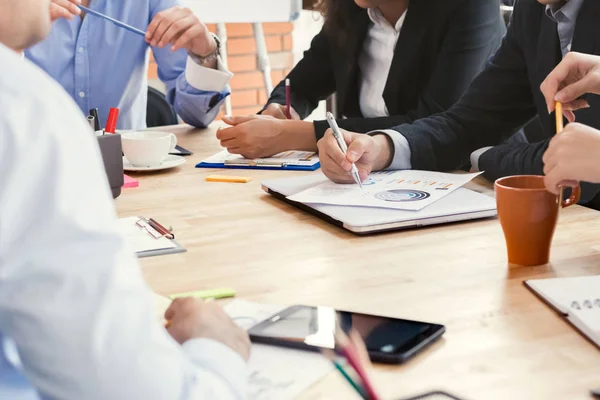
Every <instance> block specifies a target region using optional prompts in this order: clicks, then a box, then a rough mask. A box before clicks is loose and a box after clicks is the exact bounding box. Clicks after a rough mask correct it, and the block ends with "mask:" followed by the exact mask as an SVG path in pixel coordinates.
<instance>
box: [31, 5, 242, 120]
mask: <svg viewBox="0 0 600 400" xmlns="http://www.w3.org/2000/svg"><path fill="white" fill-rule="evenodd" d="M179 3H180V2H179V0H91V1H90V8H92V9H94V10H96V11H99V12H101V13H102V14H105V15H108V16H110V17H113V18H115V19H118V20H121V21H123V22H125V23H126V24H129V25H131V26H134V27H136V28H138V29H141V30H143V31H145V30H146V29H147V27H148V25H149V24H150V22H151V21H152V19H153V18H154V16H155V15H156V14H157V13H159V12H160V11H162V10H165V9H168V8H171V7H174V6H177V5H179ZM149 47H150V46H149V45H148V44H147V43H146V41H145V39H144V38H143V37H142V36H139V35H137V34H135V33H132V32H129V31H127V30H125V29H123V28H120V27H118V26H116V25H114V24H113V23H111V22H108V21H105V20H104V19H101V18H98V17H96V16H93V15H86V16H85V18H84V19H83V21H82V19H81V18H80V17H74V18H73V19H72V20H71V21H69V20H66V19H59V20H57V21H55V22H54V24H53V25H52V30H51V33H50V36H49V37H48V38H47V39H46V40H44V41H42V42H41V43H39V44H37V45H36V46H33V47H32V48H30V49H29V50H27V51H26V52H25V56H26V57H27V58H28V59H29V60H31V61H33V62H34V63H35V64H37V65H38V66H39V67H41V68H42V69H43V70H44V71H46V72H47V73H48V74H49V75H50V76H51V77H53V78H54V79H55V80H56V81H58V82H59V83H60V84H61V85H62V86H63V88H64V89H65V90H66V91H67V93H69V95H70V96H71V97H72V98H73V99H74V100H75V102H76V103H77V105H78V106H79V108H80V109H81V111H82V112H84V113H85V115H87V113H88V112H89V110H90V109H91V108H98V109H99V114H100V121H101V122H102V124H103V125H104V124H105V122H106V118H107V117H108V111H109V108H110V107H117V108H119V109H120V115H119V121H118V124H117V127H118V128H120V129H143V128H145V127H146V100H147V90H148V87H147V86H148V85H147V71H148V62H149V51H148V49H149ZM152 51H153V53H154V58H155V59H156V63H157V65H158V77H159V78H160V80H161V81H163V82H164V83H165V84H166V86H167V99H168V101H169V103H170V104H171V105H172V106H173V107H174V108H175V111H176V112H177V114H179V116H180V117H181V118H182V119H183V120H184V121H185V122H187V123H189V124H192V125H194V126H197V127H205V126H206V125H208V124H209V123H210V122H212V120H213V119H214V118H215V116H216V115H217V113H218V110H219V106H220V104H221V103H222V101H223V100H224V98H225V97H226V96H227V95H228V94H229V92H228V90H227V88H226V86H227V82H228V81H229V78H230V77H231V73H228V72H222V71H218V70H211V69H208V68H204V67H201V66H200V65H198V64H196V63H195V62H194V61H192V60H191V58H189V57H188V55H187V52H186V51H185V49H181V50H179V51H177V52H172V51H171V50H170V46H165V47H164V48H162V49H161V48H158V47H153V48H152ZM186 65H187V67H186ZM190 81H191V83H193V84H191V83H190Z"/></svg>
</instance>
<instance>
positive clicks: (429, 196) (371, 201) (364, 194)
mask: <svg viewBox="0 0 600 400" xmlns="http://www.w3.org/2000/svg"><path fill="white" fill-rule="evenodd" d="M479 174H481V172H477V173H473V174H447V173H442V172H430V171H412V170H406V171H382V172H375V173H372V174H371V175H370V176H369V178H368V179H367V180H366V181H365V182H363V188H362V189H361V188H360V187H359V186H358V185H356V184H354V185H340V184H336V183H334V182H331V181H327V182H324V183H322V184H320V185H317V186H315V187H312V188H310V189H307V190H305V191H303V192H300V193H298V194H295V195H293V196H290V197H289V199H290V200H293V201H297V202H300V203H308V204H331V205H339V206H361V207H375V208H392V209H395V210H408V211H419V210H422V209H423V208H425V207H427V206H428V205H430V204H432V203H434V202H436V201H438V200H439V199H441V198H443V197H445V196H446V195H448V194H449V193H452V192H453V191H455V190H456V189H458V188H460V187H461V186H464V185H465V184H467V183H468V182H469V181H471V180H472V179H473V178H475V177H476V176H477V175H479Z"/></svg>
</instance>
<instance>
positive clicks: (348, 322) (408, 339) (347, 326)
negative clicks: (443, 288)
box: [249, 306, 443, 359]
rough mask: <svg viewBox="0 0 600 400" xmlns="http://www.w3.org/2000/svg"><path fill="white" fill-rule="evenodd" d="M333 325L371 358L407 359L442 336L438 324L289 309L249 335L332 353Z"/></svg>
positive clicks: (326, 309)
mask: <svg viewBox="0 0 600 400" xmlns="http://www.w3.org/2000/svg"><path fill="white" fill-rule="evenodd" d="M336 325H339V326H340V327H341V329H342V330H344V331H345V332H350V330H352V329H354V330H356V331H357V332H358V333H359V334H360V335H361V337H362V338H363V340H364V342H365V345H366V347H367V350H368V351H369V354H371V356H373V355H376V356H377V355H380V356H385V355H389V356H390V358H394V356H400V357H401V358H406V357H408V356H409V355H410V354H409V353H410V352H411V351H413V350H415V349H416V348H417V347H419V345H420V344H422V343H423V342H424V341H427V340H428V339H431V338H433V337H434V336H436V335H437V336H439V335H441V334H442V333H443V326H441V325H437V324H430V323H426V322H418V321H409V320H404V319H395V318H388V317H382V316H375V315H367V314H358V313H351V312H346V311H336V310H334V309H333V308H329V307H306V306H294V307H290V308H288V309H286V310H284V311H282V312H281V313H279V314H277V315H275V316H273V317H271V318H270V319H268V320H266V321H264V322H262V323H260V324H258V325H256V326H255V327H254V328H252V329H250V331H249V333H250V336H251V338H252V339H253V340H255V341H259V342H263V343H273V344H281V345H290V347H297V348H314V349H320V348H326V349H334V348H335V340H334V332H335V329H336ZM261 339H262V340H261ZM372 358H374V359H376V358H377V357H372ZM383 358H385V357H383Z"/></svg>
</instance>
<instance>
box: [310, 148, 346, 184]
mask: <svg viewBox="0 0 600 400" xmlns="http://www.w3.org/2000/svg"><path fill="white" fill-rule="evenodd" d="M319 159H320V161H321V170H322V171H323V173H324V174H325V176H326V177H327V178H329V180H330V181H332V182H335V183H354V179H352V176H351V175H350V174H349V173H348V171H346V170H344V169H342V167H340V166H339V165H338V164H337V163H336V162H335V161H333V160H332V159H331V157H329V155H327V154H323V155H321V154H319Z"/></svg>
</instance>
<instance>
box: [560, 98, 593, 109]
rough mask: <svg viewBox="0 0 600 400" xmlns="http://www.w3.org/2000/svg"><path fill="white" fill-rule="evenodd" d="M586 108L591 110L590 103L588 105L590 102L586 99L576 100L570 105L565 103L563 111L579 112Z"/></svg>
mask: <svg viewBox="0 0 600 400" xmlns="http://www.w3.org/2000/svg"><path fill="white" fill-rule="evenodd" d="M584 108H590V103H588V101H587V100H585V99H576V100H573V101H570V102H568V103H563V111H564V110H569V111H577V110H581V109H584Z"/></svg>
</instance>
